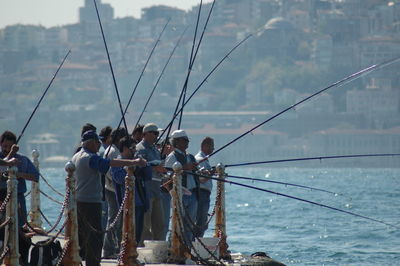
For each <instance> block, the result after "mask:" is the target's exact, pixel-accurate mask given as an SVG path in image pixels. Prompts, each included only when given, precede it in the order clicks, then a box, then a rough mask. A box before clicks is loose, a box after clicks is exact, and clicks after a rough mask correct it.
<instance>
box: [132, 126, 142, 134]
mask: <svg viewBox="0 0 400 266" xmlns="http://www.w3.org/2000/svg"><path fill="white" fill-rule="evenodd" d="M143 128H144V125H140V124H139V125H137V126H136V127H135V129H134V130H133V131H132V135H135V134H136V133H140V134H142V133H143Z"/></svg>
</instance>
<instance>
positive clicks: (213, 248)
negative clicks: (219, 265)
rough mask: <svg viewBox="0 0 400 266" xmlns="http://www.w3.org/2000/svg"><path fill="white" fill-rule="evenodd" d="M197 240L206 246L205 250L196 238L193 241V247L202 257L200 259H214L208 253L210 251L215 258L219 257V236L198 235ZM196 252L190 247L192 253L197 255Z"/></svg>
mask: <svg viewBox="0 0 400 266" xmlns="http://www.w3.org/2000/svg"><path fill="white" fill-rule="evenodd" d="M199 240H200V241H201V243H203V245H204V246H205V247H206V248H207V250H208V251H207V250H206V249H205V248H204V246H203V245H202V244H201V243H200V242H199V241H198V240H197V239H196V241H195V242H193V248H194V249H195V250H196V252H197V254H198V255H199V256H200V257H201V258H202V259H214V257H213V256H212V255H211V254H210V252H211V253H212V254H213V255H214V256H215V257H217V258H219V246H218V243H219V240H220V239H219V238H217V237H199ZM196 252H195V251H194V250H193V249H192V255H194V256H197V254H196Z"/></svg>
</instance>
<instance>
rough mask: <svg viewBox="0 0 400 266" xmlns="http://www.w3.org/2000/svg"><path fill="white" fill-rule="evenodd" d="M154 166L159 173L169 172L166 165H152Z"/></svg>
mask: <svg viewBox="0 0 400 266" xmlns="http://www.w3.org/2000/svg"><path fill="white" fill-rule="evenodd" d="M152 167H153V170H154V171H156V172H157V173H163V174H165V173H166V172H167V169H165V167H164V166H161V165H155V166H152Z"/></svg>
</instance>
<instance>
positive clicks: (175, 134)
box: [171, 129, 189, 139]
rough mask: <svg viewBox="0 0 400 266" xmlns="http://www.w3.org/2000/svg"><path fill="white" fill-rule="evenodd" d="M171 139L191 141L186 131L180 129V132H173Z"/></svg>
mask: <svg viewBox="0 0 400 266" xmlns="http://www.w3.org/2000/svg"><path fill="white" fill-rule="evenodd" d="M171 138H172V139H179V138H186V139H189V137H188V135H187V134H186V131H185V130H182V129H178V130H175V131H174V132H172V134H171Z"/></svg>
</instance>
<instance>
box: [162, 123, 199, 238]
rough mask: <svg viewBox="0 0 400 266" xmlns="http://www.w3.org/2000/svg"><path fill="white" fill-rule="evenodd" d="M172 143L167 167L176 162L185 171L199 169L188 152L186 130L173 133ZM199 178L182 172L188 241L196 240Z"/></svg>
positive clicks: (185, 236)
mask: <svg viewBox="0 0 400 266" xmlns="http://www.w3.org/2000/svg"><path fill="white" fill-rule="evenodd" d="M171 143H172V146H174V147H175V149H174V151H173V152H171V153H170V154H169V155H168V156H167V158H166V159H165V167H166V168H172V166H173V165H174V163H175V162H179V163H180V164H181V165H182V169H183V170H184V171H193V170H195V169H197V163H196V159H195V158H194V156H193V155H191V154H189V153H187V152H186V151H187V149H188V147H189V137H188V135H187V134H186V132H185V131H184V130H181V129H179V130H175V131H174V132H172V134H171ZM198 186H199V180H198V177H197V175H194V174H191V173H187V172H183V174H182V190H183V197H182V204H183V208H184V210H183V211H184V214H183V215H184V216H183V221H184V228H183V229H184V238H185V242H186V243H191V241H193V240H194V234H193V231H194V227H193V225H194V222H195V220H196V215H197V193H196V191H197V188H198Z"/></svg>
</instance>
